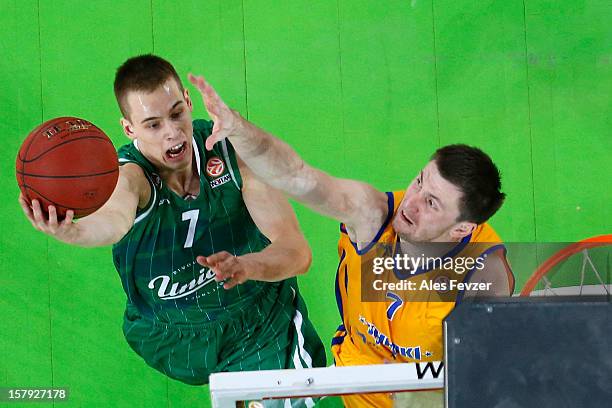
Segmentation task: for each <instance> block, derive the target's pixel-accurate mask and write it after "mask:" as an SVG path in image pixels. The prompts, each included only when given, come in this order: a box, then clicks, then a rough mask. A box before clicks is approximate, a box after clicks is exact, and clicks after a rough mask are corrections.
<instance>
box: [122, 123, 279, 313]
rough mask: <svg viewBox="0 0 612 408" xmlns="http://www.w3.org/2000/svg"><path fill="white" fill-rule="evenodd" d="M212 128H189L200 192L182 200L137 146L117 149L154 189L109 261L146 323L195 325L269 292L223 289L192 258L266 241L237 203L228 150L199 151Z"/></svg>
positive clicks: (222, 146)
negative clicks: (191, 132)
mask: <svg viewBox="0 0 612 408" xmlns="http://www.w3.org/2000/svg"><path fill="white" fill-rule="evenodd" d="M211 130H212V123H211V122H209V121H205V120H195V121H194V122H193V140H192V143H193V147H194V149H193V151H194V154H195V163H194V165H196V166H197V170H198V173H199V175H200V194H199V195H198V197H197V198H195V199H190V200H186V199H184V198H182V197H179V196H178V195H177V194H176V193H174V192H173V191H172V190H170V189H169V188H168V187H167V186H166V185H165V183H164V182H163V180H162V179H161V178H160V176H159V175H158V174H157V172H156V169H155V167H154V166H153V165H152V164H151V163H150V162H149V161H148V160H147V159H146V158H145V157H144V156H143V155H142V154H141V153H140V151H139V150H138V143H137V141H134V142H133V143H130V144H128V145H125V146H122V147H121V148H120V149H119V151H118V153H119V161H120V164H125V163H136V164H138V165H139V166H140V167H141V168H142V169H143V171H144V173H145V175H146V177H147V178H148V180H149V183H150V185H151V189H152V190H151V199H150V201H149V203H148V204H147V205H146V207H145V208H143V209H141V210H139V211H138V213H137V215H136V219H135V221H134V225H133V227H132V229H131V230H130V231H129V232H128V233H127V234H126V235H125V236H124V237H123V238H122V239H121V241H119V242H118V243H117V244H115V245H114V246H113V259H114V263H115V267H116V268H117V271H118V272H119V275H120V277H121V281H122V284H123V288H124V290H125V292H126V294H127V297H128V302H129V303H130V304H132V305H133V306H136V307H137V308H138V310H139V312H140V313H141V314H142V315H144V316H146V317H149V318H153V319H155V320H157V321H160V322H162V323H170V324H182V323H185V324H198V323H204V322H208V321H211V320H216V319H219V318H222V317H223V316H224V315H226V314H229V313H232V312H233V311H235V310H238V309H245V308H248V307H249V305H250V303H252V302H253V300H254V299H255V297H256V295H257V294H258V293H259V292H261V291H262V290H263V289H264V288H265V287H266V286H269V285H276V284H277V283H266V282H256V281H247V282H246V283H244V284H242V285H238V286H236V287H234V288H232V289H230V290H225V289H223V288H222V287H220V285H219V284H218V283H217V282H215V280H214V273H213V272H211V271H210V270H209V269H208V268H204V267H202V266H201V265H199V264H198V263H197V262H196V256H198V255H204V256H208V255H211V254H213V253H216V252H220V251H228V252H229V253H231V254H234V255H242V254H245V253H249V252H258V251H261V250H262V249H263V248H265V247H266V246H267V245H268V244H269V243H270V241H269V240H268V239H267V238H266V237H265V236H264V235H263V234H262V233H261V232H260V231H259V229H258V228H257V226H256V225H255V223H254V221H253V219H252V218H251V216H250V214H249V212H248V210H247V208H246V205H245V204H244V201H243V200H242V193H241V187H242V179H241V177H240V173H239V171H238V163H237V161H236V156H235V152H234V149H233V147H232V146H231V144H230V143H229V142H228V141H226V140H224V141H222V142H219V143H217V144H216V145H215V146H214V149H213V150H212V151H207V150H206V149H205V147H204V140H205V139H206V137H207V136H208V135H210V133H211Z"/></svg>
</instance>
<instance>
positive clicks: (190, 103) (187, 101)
mask: <svg viewBox="0 0 612 408" xmlns="http://www.w3.org/2000/svg"><path fill="white" fill-rule="evenodd" d="M183 97H184V98H185V102H186V103H187V106H188V107H189V110H190V111H191V112H193V103H192V102H191V97H190V96H189V89H187V88H185V89H183Z"/></svg>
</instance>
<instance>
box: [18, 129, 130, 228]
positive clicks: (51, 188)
mask: <svg viewBox="0 0 612 408" xmlns="http://www.w3.org/2000/svg"><path fill="white" fill-rule="evenodd" d="M16 172H17V183H18V184H19V188H20V189H21V192H22V193H23V195H24V196H25V198H26V200H28V201H29V202H32V200H33V199H36V200H39V201H40V204H41V208H42V210H43V211H45V212H47V208H48V206H49V205H54V206H55V207H56V209H57V215H58V219H63V218H64V217H65V215H66V211H67V210H74V216H75V218H78V217H84V216H86V215H89V214H91V213H93V212H94V211H96V210H97V209H98V208H100V207H101V206H102V205H103V204H104V203H105V202H106V201H107V200H108V199H109V197H110V196H111V194H112V192H113V190H114V189H115V185H116V184H117V179H118V177H119V166H118V159H117V152H116V151H115V147H114V146H113V143H112V142H111V141H110V139H109V138H108V136H106V135H105V134H104V132H103V131H102V130H100V129H99V128H98V127H97V126H95V125H94V124H92V123H91V122H89V121H87V120H84V119H79V118H75V117H61V118H55V119H51V120H49V121H47V122H45V123H43V124H42V125H40V126H38V127H37V128H35V129H34V130H33V131H32V132H30V134H29V135H28V137H27V138H26V139H25V141H24V142H23V144H22V145H21V148H20V149H19V153H18V154H17V164H16Z"/></svg>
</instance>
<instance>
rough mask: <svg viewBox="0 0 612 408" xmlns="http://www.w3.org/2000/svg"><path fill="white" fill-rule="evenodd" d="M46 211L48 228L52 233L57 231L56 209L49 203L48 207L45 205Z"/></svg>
mask: <svg viewBox="0 0 612 408" xmlns="http://www.w3.org/2000/svg"><path fill="white" fill-rule="evenodd" d="M47 211H48V212H49V222H48V224H47V226H48V228H49V230H50V231H51V232H53V233H54V232H56V231H57V227H58V222H57V210H56V209H55V206H54V205H50V206H49V207H47Z"/></svg>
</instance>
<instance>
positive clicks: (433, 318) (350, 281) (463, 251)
mask: <svg viewBox="0 0 612 408" xmlns="http://www.w3.org/2000/svg"><path fill="white" fill-rule="evenodd" d="M387 195H388V205H389V211H388V215H387V219H386V220H385V222H384V224H383V225H382V227H381V228H380V230H379V232H378V234H377V235H376V237H375V238H374V240H373V241H372V242H371V243H370V244H369V245H367V246H366V247H364V248H362V249H358V248H357V246H356V244H355V243H353V242H351V240H350V238H349V236H348V234H347V233H346V229H345V228H344V226H341V231H342V233H341V236H340V240H339V242H338V255H339V257H340V263H339V266H338V271H337V276H336V299H337V302H338V308H339V311H340V315H341V317H342V324H341V325H340V327H339V328H338V331H337V332H336V334H335V335H334V338H333V339H332V353H333V355H334V359H335V363H336V365H338V366H344V365H360V364H381V363H387V362H397V363H399V362H424V361H441V360H442V359H443V340H442V320H443V319H444V318H445V317H446V316H447V315H448V314H449V313H450V311H451V310H452V309H453V308H454V306H455V304H456V302H457V301H458V300H460V299H461V298H462V296H463V291H462V290H460V289H459V288H458V287H456V286H455V287H454V288H450V287H448V286H447V287H446V290H441V291H440V292H444V293H443V294H442V295H443V297H444V298H445V299H446V300H447V301H441V300H440V299H442V297H440V296H436V295H440V294H436V291H433V290H432V291H430V293H431V294H432V296H431V298H430V299H424V298H423V297H421V298H418V300H417V301H413V300H410V299H409V296H408V297H407V296H406V294H405V293H399V292H396V291H393V290H388V291H387V290H384V291H382V298H381V299H380V301H364V299H363V297H362V296H363V293H365V292H363V291H362V283H363V276H362V268H363V265H364V264H366V263H367V261H365V260H364V258H367V257H371V254H372V252H373V251H380V248H382V247H385V246H386V247H387V248H394V247H395V245H397V240H398V237H397V235H396V234H395V232H394V230H393V228H392V226H391V220H392V219H393V215H394V214H395V212H396V210H397V208H398V206H399V204H400V202H401V200H402V198H403V196H404V192H395V193H387ZM468 243H469V244H470V245H468ZM500 248H503V245H502V244H501V242H500V238H499V236H498V235H497V234H496V233H495V231H494V230H493V228H491V227H490V226H489V225H488V224H486V223H485V224H482V225H479V226H478V227H477V228H476V229H475V230H474V231H473V232H472V234H471V235H469V236H467V237H465V238H464V239H463V240H462V241H461V242H459V243H457V245H456V246H455V247H454V248H453V249H452V250H451V251H450V252H449V253H447V255H446V256H445V257H446V259H451V258H452V259H459V258H467V257H471V258H478V257H482V256H486V254H488V253H490V252H492V251H494V250H497V249H500ZM504 253H505V249H504ZM394 273H396V278H398V276H397V272H394ZM469 276H470V273H469V272H468V273H464V274H462V275H454V276H453V279H455V280H458V281H460V282H462V281H467V280H468V279H469ZM444 279H446V281H447V282H448V279H449V275H448V271H447V270H445V269H442V268H438V269H434V268H432V269H429V270H428V269H425V268H423V270H421V271H420V272H419V273H417V274H414V275H408V276H407V277H405V279H404V278H401V277H400V278H398V279H396V281H402V280H407V281H412V282H414V284H415V285H417V286H418V285H421V284H422V282H423V281H429V282H433V281H436V282H440V281H442V282H443V281H444ZM459 286H460V285H459ZM362 292H363V293H362ZM422 293H424V292H421V294H422ZM442 295H441V296H442ZM448 299H450V301H449V300H448Z"/></svg>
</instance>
